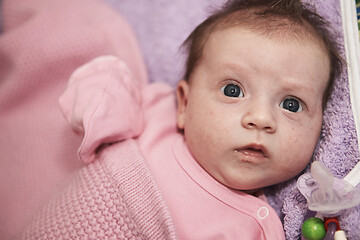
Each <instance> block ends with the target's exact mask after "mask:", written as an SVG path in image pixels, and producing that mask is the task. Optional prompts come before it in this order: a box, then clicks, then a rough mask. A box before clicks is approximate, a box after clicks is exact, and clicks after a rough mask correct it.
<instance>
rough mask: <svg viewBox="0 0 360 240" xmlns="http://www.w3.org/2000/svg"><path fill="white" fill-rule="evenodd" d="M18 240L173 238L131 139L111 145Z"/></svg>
mask: <svg viewBox="0 0 360 240" xmlns="http://www.w3.org/2000/svg"><path fill="white" fill-rule="evenodd" d="M22 239H27V240H30V239H176V236H175V231H174V227H173V223H172V221H171V218H170V215H169V213H168V210H167V207H166V205H165V203H164V201H163V199H162V196H161V194H160V192H159V191H158V190H157V187H156V186H155V184H154V181H153V179H152V177H151V175H150V174H149V170H148V168H147V166H146V164H145V162H144V160H143V158H142V156H141V154H140V151H139V150H138V147H137V145H136V143H135V141H134V140H127V141H124V142H121V143H117V144H113V145H111V146H108V147H106V148H104V149H103V150H101V151H100V153H99V155H98V159H96V161H94V162H93V163H90V164H89V165H87V166H86V167H84V168H83V169H82V170H80V171H79V172H78V173H77V175H76V177H75V178H74V180H73V181H72V183H71V184H70V185H69V187H68V188H67V189H66V190H65V191H64V192H63V193H61V194H60V195H58V197H56V198H54V199H53V200H52V201H51V202H49V203H48V204H46V205H44V207H43V208H42V209H41V210H40V211H39V212H38V213H37V214H36V215H35V218H34V219H33V220H32V221H31V224H30V225H29V226H28V227H27V228H26V231H25V232H24V234H23V236H22Z"/></svg>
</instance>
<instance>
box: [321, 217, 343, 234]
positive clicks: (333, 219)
mask: <svg viewBox="0 0 360 240" xmlns="http://www.w3.org/2000/svg"><path fill="white" fill-rule="evenodd" d="M331 222H333V223H336V231H339V230H340V223H339V220H338V219H337V217H330V218H327V217H324V225H325V229H326V231H327V230H328V225H329V223H331Z"/></svg>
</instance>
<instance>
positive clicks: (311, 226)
mask: <svg viewBox="0 0 360 240" xmlns="http://www.w3.org/2000/svg"><path fill="white" fill-rule="evenodd" d="M301 232H302V235H303V236H304V238H306V239H307V240H323V239H324V238H325V235H326V230H325V226H324V221H323V220H321V219H320V218H315V217H312V218H308V219H306V221H305V222H304V223H303V225H302V227H301Z"/></svg>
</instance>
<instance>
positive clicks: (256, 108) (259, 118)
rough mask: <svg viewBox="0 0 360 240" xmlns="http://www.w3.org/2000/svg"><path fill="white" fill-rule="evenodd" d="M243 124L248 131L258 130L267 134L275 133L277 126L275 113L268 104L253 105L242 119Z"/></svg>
mask: <svg viewBox="0 0 360 240" xmlns="http://www.w3.org/2000/svg"><path fill="white" fill-rule="evenodd" d="M241 124H242V126H243V127H244V128H247V129H257V130H261V131H265V132H267V133H274V132H275V131H276V128H277V125H276V120H275V116H274V111H273V109H271V107H270V106H268V105H267V104H262V103H258V104H252V105H251V106H249V107H248V109H247V111H246V112H245V114H244V116H243V117H242V119H241Z"/></svg>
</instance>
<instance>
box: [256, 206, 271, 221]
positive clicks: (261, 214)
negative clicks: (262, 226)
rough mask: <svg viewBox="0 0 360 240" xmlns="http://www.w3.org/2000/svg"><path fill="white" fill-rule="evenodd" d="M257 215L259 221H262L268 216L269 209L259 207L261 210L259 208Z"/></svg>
mask: <svg viewBox="0 0 360 240" xmlns="http://www.w3.org/2000/svg"><path fill="white" fill-rule="evenodd" d="M257 215H258V217H259V218H260V219H261V220H263V219H265V218H266V217H267V216H269V209H268V208H267V207H261V208H259V210H258V212H257Z"/></svg>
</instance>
